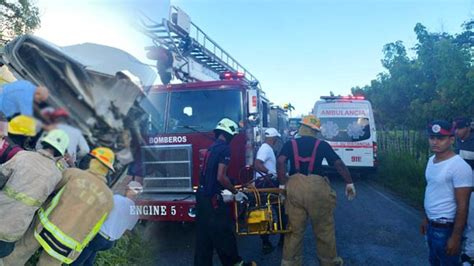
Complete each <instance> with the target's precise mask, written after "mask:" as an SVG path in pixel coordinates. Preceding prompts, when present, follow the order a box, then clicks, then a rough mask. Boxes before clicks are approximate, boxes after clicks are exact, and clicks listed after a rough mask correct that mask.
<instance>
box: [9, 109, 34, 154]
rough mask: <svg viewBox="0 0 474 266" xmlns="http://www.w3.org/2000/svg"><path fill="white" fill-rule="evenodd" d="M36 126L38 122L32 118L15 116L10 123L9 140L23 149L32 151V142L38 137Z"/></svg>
mask: <svg viewBox="0 0 474 266" xmlns="http://www.w3.org/2000/svg"><path fill="white" fill-rule="evenodd" d="M36 124H37V123H36V120H35V119H34V118H33V117H31V116H26V115H19V116H15V117H14V118H12V119H11V120H10V123H8V138H9V139H11V140H12V141H13V143H15V144H16V145H19V146H20V147H22V148H23V149H25V150H30V149H31V148H32V147H31V146H32V143H31V140H32V138H34V137H35V136H36ZM40 142H41V141H40Z"/></svg>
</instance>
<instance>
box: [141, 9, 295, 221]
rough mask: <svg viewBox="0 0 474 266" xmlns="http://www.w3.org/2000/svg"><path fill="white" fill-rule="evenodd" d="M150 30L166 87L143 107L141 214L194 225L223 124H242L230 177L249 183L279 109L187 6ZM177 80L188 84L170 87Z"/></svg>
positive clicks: (147, 23) (146, 25) (156, 89)
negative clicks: (207, 161) (206, 161)
mask: <svg viewBox="0 0 474 266" xmlns="http://www.w3.org/2000/svg"><path fill="white" fill-rule="evenodd" d="M143 25H144V33H145V34H147V35H148V36H149V37H150V38H151V39H152V40H153V42H154V43H155V46H153V47H149V48H148V49H149V53H148V56H149V58H151V59H154V60H157V69H158V73H159V75H160V77H161V80H162V82H163V83H164V84H165V85H160V86H155V87H152V88H149V91H148V94H147V96H148V100H149V101H146V102H145V103H146V104H144V105H143V106H142V107H143V108H144V109H145V110H146V111H147V113H148V119H146V122H145V123H143V127H142V128H143V129H142V135H143V136H144V139H145V140H146V142H147V143H146V145H144V146H142V147H141V155H142V156H141V157H142V158H141V160H142V166H143V172H144V181H143V183H144V193H142V194H141V197H140V199H139V202H138V204H137V207H136V209H135V210H134V212H135V213H136V214H139V215H141V218H142V219H145V220H153V221H193V220H194V218H195V210H194V208H195V203H196V201H195V196H194V193H195V191H196V188H197V186H198V184H199V175H200V169H201V166H202V163H203V157H204V154H205V151H206V150H207V148H208V147H209V146H210V145H211V144H212V142H213V141H214V134H213V129H214V127H215V125H216V124H217V122H218V121H219V120H221V119H222V118H224V117H227V118H230V119H232V120H234V121H236V122H237V123H238V124H239V126H240V133H239V134H238V135H237V136H236V137H235V138H234V139H233V141H232V143H231V152H232V160H231V164H230V166H229V169H228V173H227V174H228V176H229V177H230V178H231V179H232V180H233V181H234V182H235V184H236V185H238V184H242V183H244V182H246V181H247V180H250V179H252V178H253V176H254V173H253V169H252V165H253V160H254V154H255V153H256V149H257V148H258V147H259V146H260V143H261V141H262V137H261V136H262V133H263V130H264V129H265V128H266V127H270V126H275V125H272V124H273V123H272V119H270V117H271V115H270V113H271V112H272V108H271V104H270V102H269V101H268V99H267V98H266V97H265V94H264V92H263V91H262V90H261V88H260V86H259V83H258V81H257V80H256V78H255V77H254V76H253V75H252V74H251V73H249V72H248V71H247V70H246V69H245V68H244V67H242V66H241V65H240V64H239V63H238V62H237V61H236V60H235V59H233V58H232V57H231V56H230V55H229V54H228V53H227V52H225V51H224V50H223V49H222V48H221V47H220V46H218V45H217V44H216V43H215V42H214V41H212V40H211V39H210V38H209V37H208V36H207V35H206V34H205V33H204V32H203V31H201V30H200V29H199V28H198V27H197V26H196V25H194V24H193V23H192V22H191V20H190V19H189V16H188V15H187V14H186V13H184V12H183V11H182V10H180V9H179V8H177V7H171V10H170V17H169V19H163V21H162V22H161V23H154V22H153V21H151V20H147V21H143ZM175 79H178V80H181V81H182V82H183V83H180V84H169V83H170V82H172V81H173V80H175ZM275 121H276V123H278V124H281V125H285V124H286V125H287V123H282V122H281V119H280V121H279V122H278V119H276V120H275ZM280 127H281V126H280ZM280 130H282V131H284V129H282V128H280Z"/></svg>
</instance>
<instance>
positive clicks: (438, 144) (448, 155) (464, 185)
mask: <svg viewBox="0 0 474 266" xmlns="http://www.w3.org/2000/svg"><path fill="white" fill-rule="evenodd" d="M428 134H429V144H430V148H431V150H432V152H433V153H434V155H433V156H431V157H430V159H429V160H428V164H427V166H426V171H425V176H426V183H427V185H426V191H425V203H424V206H425V218H424V219H423V222H422V224H421V233H422V234H425V235H426V239H427V242H428V247H429V261H430V264H431V265H461V258H460V250H461V240H462V236H463V231H464V227H465V224H466V220H467V212H468V206H469V197H470V194H471V189H472V186H473V179H472V171H471V167H470V166H469V165H468V164H467V163H466V162H465V161H464V160H463V159H462V158H461V157H460V156H459V155H457V154H455V153H454V151H453V150H452V148H451V147H452V145H453V144H454V141H455V138H454V130H453V128H452V125H451V124H450V123H448V122H447V121H444V120H438V121H433V122H432V123H430V124H429V125H428Z"/></svg>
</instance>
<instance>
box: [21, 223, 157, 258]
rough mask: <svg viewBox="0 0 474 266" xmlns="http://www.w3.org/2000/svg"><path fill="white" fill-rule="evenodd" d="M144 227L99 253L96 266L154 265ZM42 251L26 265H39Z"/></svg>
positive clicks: (151, 248)
mask: <svg viewBox="0 0 474 266" xmlns="http://www.w3.org/2000/svg"><path fill="white" fill-rule="evenodd" d="M143 230H144V229H143V227H142V226H140V225H137V227H136V228H135V229H134V230H133V231H132V232H129V233H126V234H125V235H123V236H122V238H120V240H118V241H117V242H116V243H115V246H114V247H113V248H112V249H110V250H107V251H102V252H98V253H97V257H96V260H95V263H94V265H97V266H122V265H130V266H132V265H133V266H135V265H137V266H138V265H140V266H142V265H143V266H147V265H154V263H153V260H154V258H155V257H156V256H155V255H154V254H153V245H152V244H151V242H150V241H149V240H146V239H145V238H144V237H143V236H144V234H143ZM39 255H40V251H38V252H36V253H35V255H34V256H32V257H31V258H30V260H29V261H28V262H27V263H26V264H25V265H26V266H34V265H36V264H37V263H38V259H39Z"/></svg>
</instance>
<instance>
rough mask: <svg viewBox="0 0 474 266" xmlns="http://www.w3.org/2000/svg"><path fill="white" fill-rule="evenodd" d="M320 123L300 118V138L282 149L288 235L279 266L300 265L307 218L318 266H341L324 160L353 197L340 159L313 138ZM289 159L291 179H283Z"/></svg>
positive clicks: (333, 198)
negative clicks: (324, 173) (314, 240)
mask: <svg viewBox="0 0 474 266" xmlns="http://www.w3.org/2000/svg"><path fill="white" fill-rule="evenodd" d="M319 130H320V122H319V119H317V118H316V117H315V116H313V115H308V116H306V117H303V119H302V121H301V126H300V129H299V132H298V133H299V135H300V136H301V138H298V139H295V140H290V141H288V142H287V143H285V145H284V146H283V149H282V150H281V153H280V156H279V157H278V162H277V174H278V179H279V181H280V183H281V184H286V193H287V196H286V201H285V208H286V212H287V214H288V219H289V227H290V228H291V231H290V233H288V234H287V235H286V236H285V242H284V245H283V258H282V263H281V265H282V266H300V265H302V262H303V260H302V259H303V256H302V248H303V237H304V231H305V229H306V222H307V219H308V218H310V220H311V224H312V226H313V231H314V234H315V238H316V250H317V255H318V259H319V265H321V266H336V265H342V263H343V262H342V259H341V258H339V257H338V256H337V252H336V237H335V233H334V209H335V207H336V193H335V192H334V191H333V190H332V189H331V186H330V185H329V181H328V179H327V178H326V177H323V176H322V169H321V163H322V160H323V158H325V159H326V160H327V162H328V163H329V164H330V165H332V166H334V167H335V168H336V170H337V171H338V173H339V174H340V175H341V176H342V177H343V178H344V180H345V181H346V195H347V197H348V198H349V199H353V198H354V197H355V194H356V192H355V188H354V184H353V183H352V179H351V175H350V173H349V171H348V170H347V167H346V166H345V165H344V163H343V162H342V160H341V159H340V158H339V156H338V155H337V154H336V153H335V152H334V150H333V149H332V148H331V146H329V144H328V143H327V142H325V141H322V140H319V139H317V138H316V133H317V132H318V131H319ZM288 159H289V160H290V165H291V168H290V171H289V174H290V177H289V178H288V177H287V176H286V169H285V168H286V167H285V166H286V162H287V160H288Z"/></svg>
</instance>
